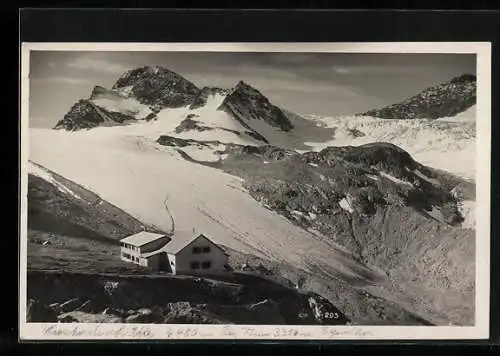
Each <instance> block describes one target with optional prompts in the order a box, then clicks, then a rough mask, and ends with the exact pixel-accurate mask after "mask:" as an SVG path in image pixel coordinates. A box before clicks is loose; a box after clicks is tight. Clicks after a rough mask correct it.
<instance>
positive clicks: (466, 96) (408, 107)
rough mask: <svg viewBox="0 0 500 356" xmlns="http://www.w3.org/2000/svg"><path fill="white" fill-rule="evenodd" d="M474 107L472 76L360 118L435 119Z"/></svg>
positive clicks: (474, 94) (474, 86)
mask: <svg viewBox="0 0 500 356" xmlns="http://www.w3.org/2000/svg"><path fill="white" fill-rule="evenodd" d="M474 104H476V76H475V75H471V74H464V75H461V76H459V77H456V78H453V79H451V80H450V81H447V82H444V83H441V84H438V85H435V86H432V87H429V88H427V89H425V90H423V91H422V92H420V93H418V94H417V95H415V96H412V97H411V98H408V99H406V100H404V101H402V102H401V103H397V104H393V105H389V106H386V107H383V108H381V109H376V110H370V111H368V112H365V113H363V114H361V115H364V116H374V117H379V118H383V119H438V118H442V117H452V116H455V115H457V114H459V113H461V112H463V111H465V110H467V109H468V108H470V107H471V106H473V105H474Z"/></svg>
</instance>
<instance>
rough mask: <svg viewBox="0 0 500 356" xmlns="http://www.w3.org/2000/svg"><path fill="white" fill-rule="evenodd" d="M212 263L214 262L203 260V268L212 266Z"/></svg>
mask: <svg viewBox="0 0 500 356" xmlns="http://www.w3.org/2000/svg"><path fill="white" fill-rule="evenodd" d="M211 264H212V263H211V262H210V261H207V262H202V264H201V268H203V269H209V268H210V266H211Z"/></svg>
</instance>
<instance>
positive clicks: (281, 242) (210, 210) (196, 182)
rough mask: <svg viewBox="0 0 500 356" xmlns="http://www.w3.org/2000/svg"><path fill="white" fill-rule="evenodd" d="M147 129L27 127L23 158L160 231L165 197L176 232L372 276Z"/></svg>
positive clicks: (237, 182)
mask: <svg viewBox="0 0 500 356" xmlns="http://www.w3.org/2000/svg"><path fill="white" fill-rule="evenodd" d="M153 127H154V124H152V123H142V124H135V125H130V126H116V127H100V128H97V129H93V130H88V131H77V132H67V131H61V130H48V129H31V130H30V152H29V157H30V160H32V161H34V162H36V163H38V164H40V165H42V166H44V167H47V168H48V169H50V170H52V171H54V172H56V173H58V174H60V175H62V176H64V177H65V178H67V179H70V180H72V181H74V182H76V183H78V184H80V185H82V186H84V187H85V188H87V189H89V190H91V191H93V192H95V193H96V194H98V195H100V196H101V197H102V198H103V199H105V200H107V201H109V202H110V203H112V204H115V205H117V206H119V207H120V208H122V209H123V210H125V211H126V212H128V213H130V214H131V215H133V216H135V217H137V218H138V219H140V220H142V221H144V222H146V223H149V224H154V225H156V226H159V227H161V228H163V229H164V230H165V231H168V230H169V229H170V227H171V224H170V220H169V218H168V215H167V213H166V211H165V209H164V206H163V204H164V200H165V198H166V197H168V200H167V201H168V206H169V209H170V211H171V212H172V214H173V216H174V218H175V223H176V229H177V230H186V231H191V230H192V229H193V228H194V229H196V231H199V232H203V233H205V234H207V235H208V236H209V237H210V238H212V239H213V240H214V241H216V242H217V243H220V244H224V245H227V246H229V247H231V248H233V249H236V250H240V251H242V252H247V253H253V254H256V255H257V256H261V257H268V258H272V259H275V260H277V261H283V260H285V261H287V262H289V263H291V264H294V265H296V266H297V267H301V268H304V269H306V270H308V269H309V266H310V263H314V264H316V265H320V266H321V268H322V270H323V271H324V273H325V274H327V275H329V276H333V275H339V274H340V275H342V276H347V277H354V278H362V279H363V278H365V277H366V276H367V275H373V276H374V273H373V272H371V271H368V270H367V269H366V268H365V267H363V266H361V265H359V264H356V263H355V262H354V261H352V260H351V259H350V258H348V257H347V256H346V255H345V254H344V253H339V252H337V249H336V248H337V246H334V245H333V244H332V243H330V242H324V241H321V239H320V237H319V236H317V235H315V234H313V233H310V232H306V231H304V230H302V229H300V228H299V227H296V226H294V225H293V224H292V223H290V222H289V221H288V220H286V219H285V218H284V217H281V216H280V215H278V214H276V213H273V212H271V211H270V210H268V209H266V208H265V207H263V206H262V205H260V204H259V203H258V202H257V201H255V200H254V199H253V198H251V196H250V195H249V194H248V193H247V192H246V191H245V189H244V188H243V187H242V181H241V179H239V178H236V177H234V176H231V175H228V174H225V173H223V172H221V171H219V170H216V169H212V168H209V167H205V166H202V165H198V164H194V163H192V162H188V161H186V160H184V159H183V158H181V157H180V155H179V153H177V152H176V151H175V149H172V148H169V147H163V146H160V145H158V144H156V143H155V142H154V141H152V138H153V136H152V132H154V131H155V129H153ZM140 128H141V129H143V130H140ZM156 137H157V136H154V138H155V139H156ZM339 249H340V248H339ZM306 251H307V253H305V252H306ZM363 276H365V277H363Z"/></svg>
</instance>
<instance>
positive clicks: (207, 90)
mask: <svg viewBox="0 0 500 356" xmlns="http://www.w3.org/2000/svg"><path fill="white" fill-rule="evenodd" d="M229 92H230V90H229V89H221V88H216V87H203V88H202V89H201V90H200V92H199V93H198V95H197V96H196V97H195V98H194V100H193V102H192V103H191V106H190V107H189V108H190V109H191V110H194V109H198V108H200V107H202V106H204V105H205V104H206V103H207V99H208V97H209V96H211V95H217V94H218V95H227V94H229Z"/></svg>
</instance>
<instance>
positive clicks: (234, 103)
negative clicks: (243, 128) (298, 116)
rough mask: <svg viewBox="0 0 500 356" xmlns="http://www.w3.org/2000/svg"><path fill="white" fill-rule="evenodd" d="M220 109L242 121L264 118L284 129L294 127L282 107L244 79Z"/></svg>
mask: <svg viewBox="0 0 500 356" xmlns="http://www.w3.org/2000/svg"><path fill="white" fill-rule="evenodd" d="M219 110H224V111H226V112H229V113H231V114H232V115H233V116H234V117H235V118H236V119H238V120H239V121H241V122H248V121H250V122H251V120H264V121H265V122H267V123H268V124H270V125H271V126H275V127H279V128H280V129H281V130H283V131H290V130H291V129H292V128H293V126H292V124H291V123H290V120H289V119H288V117H287V116H286V115H285V114H284V113H283V111H281V109H280V108H278V107H277V106H275V105H273V104H271V103H270V102H269V100H268V99H267V98H266V97H265V96H264V95H262V93H261V92H259V91H258V90H257V89H255V88H253V87H252V86H250V85H248V84H247V83H245V82H243V81H240V82H239V83H238V84H237V85H236V87H235V88H234V89H233V90H232V91H231V93H230V94H229V95H227V96H226V98H225V99H224V101H223V102H222V104H221V106H220V108H219Z"/></svg>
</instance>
